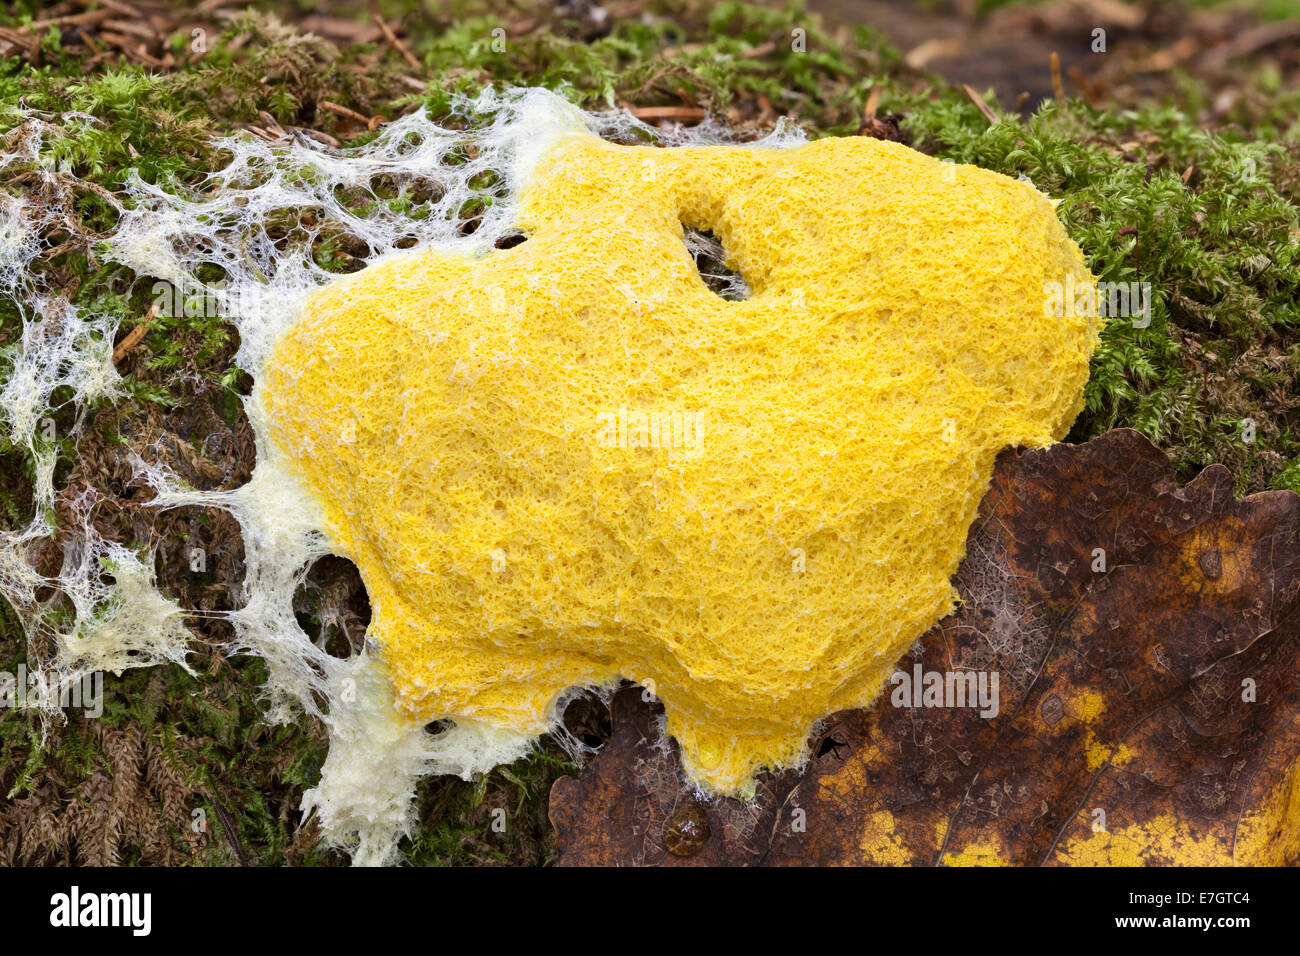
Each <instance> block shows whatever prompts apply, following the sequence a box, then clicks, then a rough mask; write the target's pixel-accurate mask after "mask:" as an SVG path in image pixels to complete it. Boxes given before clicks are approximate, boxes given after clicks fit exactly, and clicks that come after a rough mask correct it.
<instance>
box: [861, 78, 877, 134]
mask: <svg viewBox="0 0 1300 956" xmlns="http://www.w3.org/2000/svg"><path fill="white" fill-rule="evenodd" d="M879 105H880V87H878V86H873V87H872V88H871V92H870V93H868V94H867V102H866V103H864V104H863V106H862V121H863V123H865V124H868V125H870V123H871V121H872V120H873V119H875V118H876V107H877V106H879Z"/></svg>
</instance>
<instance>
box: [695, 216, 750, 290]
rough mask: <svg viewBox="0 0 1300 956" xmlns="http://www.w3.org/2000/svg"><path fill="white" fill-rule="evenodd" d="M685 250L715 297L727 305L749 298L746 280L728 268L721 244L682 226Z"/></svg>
mask: <svg viewBox="0 0 1300 956" xmlns="http://www.w3.org/2000/svg"><path fill="white" fill-rule="evenodd" d="M683 229H684V230H685V232H684V236H685V241H686V251H687V252H689V253H690V254H691V258H692V259H694V260H695V269H696V271H697V272H699V274H700V279H701V280H702V281H703V282H704V284H705V285H706V286H707V287H708V288H709V291H711V292H712V293H713V294H714V295H716V296H718V297H719V298H722V299H726V300H727V301H728V302H743V301H744V300H745V299H748V298H749V285H748V284H747V283H746V282H745V277H744V276H742V275H741V274H740V273H739V272H737V271H735V270H734V269H732V268H730V267H728V266H727V261H726V260H727V254H726V252H725V250H723V248H722V242H721V240H719V239H718V237H717V236H715V235H714V234H713V233H711V232H701V231H700V230H698V229H692V228H691V227H690V226H685V225H684V226H683Z"/></svg>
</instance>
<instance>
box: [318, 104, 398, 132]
mask: <svg viewBox="0 0 1300 956" xmlns="http://www.w3.org/2000/svg"><path fill="white" fill-rule="evenodd" d="M320 108H321V109H323V110H328V111H329V112H331V113H334V114H336V115H338V116H343V117H346V118H347V119H350V120H356V121H357V122H358V123H361V124H363V125H364V126H365V127H366V128H367V129H369V130H371V131H372V132H373V131H374V130H376V129H378V128H379V124H380V123H383V122H384V118H383V117H382V116H367V115H366V114H364V113H358V112H357V111H356V110H354V109H349V108H348V107H346V106H343V105H341V104H339V103H331V102H330V101H329V100H321V101H320Z"/></svg>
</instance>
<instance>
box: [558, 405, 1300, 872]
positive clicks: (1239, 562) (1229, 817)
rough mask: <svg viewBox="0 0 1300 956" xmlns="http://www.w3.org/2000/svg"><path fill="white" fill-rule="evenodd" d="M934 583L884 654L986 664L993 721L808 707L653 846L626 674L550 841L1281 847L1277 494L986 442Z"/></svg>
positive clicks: (788, 851)
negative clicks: (744, 787) (974, 504)
mask: <svg viewBox="0 0 1300 956" xmlns="http://www.w3.org/2000/svg"><path fill="white" fill-rule="evenodd" d="M1102 552H1104V555H1103V554H1102ZM1094 568H1096V569H1097V570H1094ZM955 583H956V585H957V588H958V590H959V592H960V593H961V595H962V598H963V603H962V604H961V606H960V607H959V608H958V610H957V611H956V612H954V613H953V614H952V615H951V616H949V617H948V618H946V619H945V620H944V621H942V622H941V623H940V624H938V625H936V626H935V627H934V628H932V629H931V630H930V631H929V632H928V633H927V634H926V635H925V636H924V637H923V638H922V640H921V641H920V644H919V647H918V648H917V649H915V654H916V656H905V657H904V659H903V660H901V661H900V662H899V666H898V671H899V672H900V673H907V674H912V673H913V672H914V668H915V667H916V665H920V667H921V670H922V672H931V671H933V672H939V673H940V674H947V673H950V672H952V673H958V672H968V671H975V672H981V671H982V672H985V673H986V675H989V679H990V680H991V675H992V674H993V673H996V674H997V675H998V688H999V694H998V712H997V714H996V716H991V717H988V718H985V717H981V716H980V713H979V712H978V711H977V710H976V709H974V708H971V707H954V706H941V707H914V708H909V707H901V706H895V705H894V703H893V702H892V701H891V694H892V692H893V691H894V690H896V689H895V688H890V687H887V688H886V689H885V692H884V693H883V694H882V696H881V698H880V699H879V701H878V702H877V704H876V706H875V707H873V708H872V709H871V710H867V711H849V712H843V713H840V714H836V715H834V716H832V717H831V718H829V719H828V720H826V721H825V722H824V728H823V729H822V730H821V731H820V734H819V736H818V737H817V739H815V740H814V741H813V744H812V757H811V759H810V762H809V764H808V766H807V767H806V768H805V769H804V771H803V772H802V773H800V772H797V771H786V772H784V773H781V774H776V775H772V774H767V775H763V776H761V777H760V778H759V781H758V793H757V795H756V798H755V800H754V801H753V802H752V803H748V804H746V803H742V802H740V801H737V800H731V799H712V800H707V801H704V809H705V811H706V817H707V819H706V820H705V821H703V824H704V825H701V821H699V820H698V819H693V818H689V822H690V823H691V827H692V828H691V829H690V830H689V831H688V832H689V833H691V834H697V837H696V842H698V834H702V833H707V839H704V840H703V842H702V845H700V846H699V848H698V852H694V855H693V856H676V855H673V854H670V853H669V852H668V849H667V848H666V846H665V840H664V832H665V826H666V825H669V824H670V821H672V818H673V817H674V814H679V813H680V812H681V811H682V810H683V808H684V807H687V806H688V804H689V803H690V802H691V801H692V800H693V798H692V797H691V796H690V794H689V793H688V792H686V791H684V789H683V782H682V781H683V778H682V776H681V774H680V771H679V767H678V763H677V757H676V754H675V748H667V749H664V748H662V747H660V746H659V739H660V734H659V729H658V726H657V723H656V714H655V711H654V709H653V707H652V705H651V704H648V703H645V702H643V701H642V699H641V697H640V694H641V691H640V690H639V689H638V688H634V687H632V688H625V689H624V690H622V691H620V692H619V693H618V694H617V695H616V697H615V699H614V705H613V725H614V734H613V739H612V740H611V741H610V743H609V744H608V745H607V746H606V748H605V750H604V751H603V752H602V753H600V754H599V755H598V756H597V757H596V758H595V759H594V760H593V761H592V763H591V764H590V765H589V766H588V767H587V769H586V770H585V771H584V772H583V774H582V775H581V776H580V777H576V778H565V779H562V780H560V781H557V783H556V784H555V787H554V788H553V790H552V793H551V811H550V812H551V820H552V822H553V823H554V825H555V827H556V831H557V837H558V842H559V847H560V851H561V862H562V863H566V864H687V865H692V864H765V865H774V864H802V865H826V864H873V863H875V864H936V863H942V864H963V863H966V864H992V863H1000V864H1012V865H1039V864H1046V865H1056V864H1229V863H1236V864H1260V863H1264V864H1295V863H1297V862H1300V780H1298V774H1297V767H1298V766H1300V719H1298V718H1300V678H1298V677H1297V675H1300V496H1297V495H1295V494H1293V493H1291V492H1282V491H1270V492H1263V493H1260V494H1255V495H1251V496H1250V497H1248V498H1245V499H1243V500H1241V501H1234V500H1233V497H1232V479H1231V475H1230V474H1229V472H1228V470H1227V469H1226V468H1224V467H1222V466H1220V465H1212V466H1210V467H1209V468H1207V469H1205V470H1204V471H1203V472H1202V473H1201V474H1200V475H1199V476H1198V477H1197V478H1196V479H1195V480H1194V481H1192V482H1191V483H1190V484H1188V485H1187V486H1186V487H1183V488H1179V487H1177V485H1176V483H1175V481H1174V478H1173V474H1172V470H1171V468H1170V465H1169V462H1168V460H1167V459H1166V458H1165V456H1164V454H1163V453H1161V452H1160V451H1158V450H1157V449H1156V448H1154V447H1153V446H1152V445H1151V444H1150V443H1149V442H1148V441H1147V440H1146V439H1145V438H1143V437H1142V436H1141V435H1140V434H1138V433H1137V432H1134V431H1130V430H1119V431H1113V432H1110V433H1108V434H1106V435H1103V436H1102V437H1100V438H1098V439H1096V440H1094V441H1091V442H1089V443H1087V444H1084V445H1056V446H1053V447H1052V448H1049V449H1045V450H1040V451H1007V452H1004V453H1003V454H1002V456H1001V457H1000V458H999V459H998V464H997V468H996V470H995V472H994V477H993V481H992V484H991V487H990V490H989V492H988V494H987V495H986V496H985V498H984V500H983V503H982V504H981V507H980V516H979V518H978V519H977V520H976V522H975V524H974V525H973V526H972V528H971V532H970V535H969V538H968V541H967V556H966V560H965V561H964V562H963V563H962V566H961V568H960V569H959V571H958V574H957V577H956V579H955ZM690 813H691V814H693V815H694V816H695V817H698V811H695V810H691V811H690ZM682 819H683V818H681V817H678V818H677V820H676V822H675V823H674V824H673V825H675V826H677V827H678V829H680V824H681V820H682ZM670 836H677V830H672V831H671V833H670ZM677 843H678V844H681V843H682V841H681V839H680V837H677ZM680 850H681V846H680V845H679V851H680ZM685 850H686V852H688V853H690V852H693V851H695V845H694V843H691V842H689V841H688V842H687V843H685Z"/></svg>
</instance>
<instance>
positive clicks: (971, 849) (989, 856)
mask: <svg viewBox="0 0 1300 956" xmlns="http://www.w3.org/2000/svg"><path fill="white" fill-rule="evenodd" d="M939 862H940V863H941V864H942V865H944V866H1010V865H1011V864H1010V863H1009V862H1007V853H1006V848H1005V847H1004V846H1002V844H1001V843H1000V842H999V841H997V840H985V841H982V842H979V843H972V844H970V845H969V846H966V847H963V848H962V849H960V850H952V849H950V850H947V851H946V852H945V853H944V855H943V859H942V860H940V861H939Z"/></svg>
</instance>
